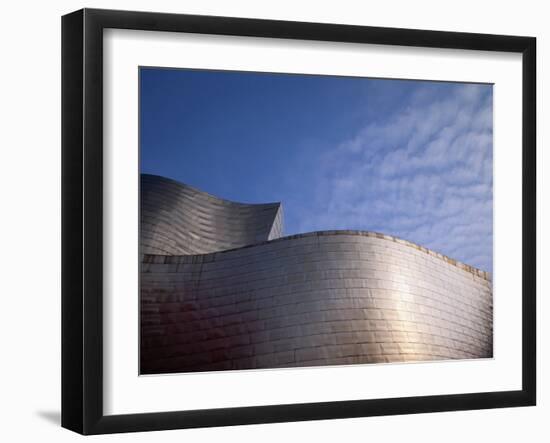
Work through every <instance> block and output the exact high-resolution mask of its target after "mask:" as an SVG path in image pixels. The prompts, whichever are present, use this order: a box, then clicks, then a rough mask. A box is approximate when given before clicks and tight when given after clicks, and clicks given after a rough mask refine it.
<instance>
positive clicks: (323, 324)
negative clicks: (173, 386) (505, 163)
mask: <svg viewBox="0 0 550 443" xmlns="http://www.w3.org/2000/svg"><path fill="white" fill-rule="evenodd" d="M282 225H283V220H282V207H281V204H280V203H272V204H262V205H247V204H240V203H234V202H228V201H225V200H222V199H219V198H216V197H213V196H211V195H209V194H207V193H204V192H201V191H198V190H196V189H194V188H191V187H189V186H186V185H183V184H180V183H178V182H175V181H173V180H169V179H166V178H163V177H158V176H151V175H142V177H141V240H140V242H141V245H140V247H141V257H142V263H141V266H142V268H141V282H140V284H141V315H140V318H141V344H140V370H141V373H142V374H154V373H168V372H190V371H211V370H237V369H254V368H256V369H259V368H280V367H296V366H317V365H340V364H364V363H391V362H409V361H426V360H441V359H473V358H489V357H492V352H493V351H492V350H493V345H492V337H493V333H492V330H493V324H492V322H493V320H492V319H493V313H492V310H493V306H492V285H491V280H490V276H489V274H488V273H486V272H484V271H480V270H478V269H476V268H473V267H471V266H468V265H465V264H462V263H459V262H457V261H455V260H452V259H450V258H448V257H446V256H444V255H442V254H439V253H436V252H433V251H430V250H428V249H426V248H424V247H422V246H419V245H416V244H414V243H411V242H408V241H404V240H401V239H398V238H396V237H392V236H388V235H383V234H379V233H373V232H364V231H321V232H313V233H307V234H300V235H293V236H287V237H281V235H282V232H283V227H282Z"/></svg>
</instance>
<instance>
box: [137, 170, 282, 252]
mask: <svg viewBox="0 0 550 443" xmlns="http://www.w3.org/2000/svg"><path fill="white" fill-rule="evenodd" d="M140 185H141V186H140V195H141V203H140V218H141V224H140V246H141V253H142V254H168V255H174V254H204V253H208V252H214V251H221V250H224V249H232V248H237V247H240V246H246V245H250V244H254V243H258V242H262V241H265V240H271V239H274V238H278V237H280V236H281V233H282V229H283V225H282V220H283V219H282V206H281V204H280V203H268V204H243V203H236V202H231V201H228V200H223V199H220V198H217V197H214V196H212V195H210V194H207V193H206V192H202V191H199V190H198V189H195V188H193V187H191V186H188V185H184V184H182V183H179V182H176V181H174V180H170V179H167V178H164V177H160V176H156V175H149V174H142V175H141V183H140Z"/></svg>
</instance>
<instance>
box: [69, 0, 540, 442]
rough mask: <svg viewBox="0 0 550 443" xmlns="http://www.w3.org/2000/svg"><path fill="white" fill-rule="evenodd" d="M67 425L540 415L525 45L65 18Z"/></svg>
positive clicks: (471, 37) (350, 29)
mask: <svg viewBox="0 0 550 443" xmlns="http://www.w3.org/2000/svg"><path fill="white" fill-rule="evenodd" d="M62 59H63V62H62V124H63V127H62V161H63V165H62V172H63V179H62V185H63V193H62V200H63V208H62V212H63V214H62V220H63V228H62V231H63V232H62V240H63V245H62V254H63V262H62V270H63V276H62V282H63V291H62V292H63V293H62V335H63V336H62V425H63V426H64V427H66V428H68V429H71V430H73V431H76V432H79V433H82V434H101V433H114V432H130V431H148V430H161V429H177V428H191V427H206V426H227V425H238V424H252V423H271V422H284V421H299V420H319V419H329V418H345V417H361V416H376V415H389V414H411V413H423V412H434V411H454V410H465V409H485V408H498V407H513V406H529V405H534V404H535V401H536V373H535V368H536V354H535V349H536V346H535V339H536V338H535V331H536V324H535V320H536V315H535V309H536V291H535V288H536V285H535V280H536V278H535V259H536V216H535V210H536V209H535V203H536V184H535V183H536V181H535V170H536V158H535V157H536V156H535V131H536V126H535V121H536V119H535V110H536V105H535V96H536V91H535V83H536V82H535V75H536V74H535V73H536V69H535V60H536V41H535V39H534V38H531V37H517V36H500V35H485V34H468V33H454V32H440V31H423V30H410V29H389V28H376V27H363V26H349V25H341V24H320V23H300V22H283V21H272V20H256V19H243V18H228V17H209V16H191V15H176V14H160V13H150V12H126V11H108V10H95V9H84V10H80V11H76V12H74V13H72V14H68V15H66V16H64V17H63V20H62Z"/></svg>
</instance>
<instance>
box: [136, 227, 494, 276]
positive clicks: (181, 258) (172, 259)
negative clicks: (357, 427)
mask: <svg viewBox="0 0 550 443" xmlns="http://www.w3.org/2000/svg"><path fill="white" fill-rule="evenodd" d="M337 235H356V236H362V237H371V238H379V239H382V240H387V241H392V242H395V243H399V244H402V245H404V246H407V247H410V248H414V249H416V250H418V251H421V252H423V253H425V254H427V255H431V256H433V257H436V258H439V259H440V260H443V261H444V262H446V263H448V264H451V265H453V266H456V267H457V268H459V269H462V270H464V271H466V272H469V273H471V274H473V275H475V276H477V277H480V278H482V279H484V280H487V281H492V276H491V273H490V272H488V271H483V270H481V269H478V268H476V267H474V266H471V265H468V264H466V263H462V262H460V261H458V260H455V259H453V258H451V257H448V256H446V255H444V254H441V253H439V252H436V251H433V250H431V249H428V248H426V247H424V246H420V245H419V244H416V243H413V242H411V241H409V240H403V239H401V238H399V237H395V236H392V235H387V234H382V233H380V232H374V231H354V230H328V231H315V232H307V233H303V234H295V235H288V236H285V237H279V238H275V239H273V240H267V241H263V242H258V243H254V244H251V245H246V246H241V247H238V248H232V249H225V250H222V251H216V252H209V253H207V254H198V255H173V256H171V255H154V254H144V256H143V261H144V262H149V263H200V262H207V261H212V260H213V258H214V256H215V255H216V254H223V253H227V252H231V251H237V250H242V249H246V248H253V247H256V246H260V245H265V244H269V243H275V242H283V241H290V240H295V239H299V238H307V237H316V236H317V237H323V236H337Z"/></svg>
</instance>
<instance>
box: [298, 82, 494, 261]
mask: <svg viewBox="0 0 550 443" xmlns="http://www.w3.org/2000/svg"><path fill="white" fill-rule="evenodd" d="M489 88H490V86H481V85H456V86H455V87H453V88H450V89H446V91H450V92H448V93H447V94H445V95H443V94H441V93H434V92H433V91H434V89H433V88H427V87H420V88H419V89H418V90H417V91H416V92H415V93H414V94H413V95H412V97H411V98H409V100H408V102H407V103H404V104H403V106H401V107H400V108H399V109H398V110H397V111H396V112H394V113H392V114H391V115H389V116H387V118H385V119H384V120H382V121H379V122H377V123H369V124H366V125H365V126H364V127H363V128H361V129H360V130H359V131H357V133H356V134H351V135H350V137H349V138H348V139H347V140H343V141H342V143H340V144H339V146H337V148H336V149H333V150H332V151H330V153H328V154H326V155H325V156H324V158H322V159H321V161H320V162H319V165H317V168H318V171H317V174H318V180H317V182H318V185H317V198H316V200H315V204H312V205H311V207H310V208H308V209H307V210H305V213H304V214H303V216H302V217H303V222H302V226H301V228H302V230H303V231H308V230H318V229H365V230H377V231H382V232H385V233H388V234H391V235H396V236H398V237H401V238H405V239H408V240H411V241H413V242H416V243H419V244H421V245H423V246H426V247H428V248H431V249H434V250H437V251H439V252H441V253H443V254H447V255H449V256H451V257H452V258H455V259H458V260H460V261H463V262H465V263H468V264H471V265H473V266H477V267H479V268H482V269H485V270H492V161H493V155H492V139H493V136H492V120H493V119H492V94H490V93H489V90H488V89H489Z"/></svg>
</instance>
